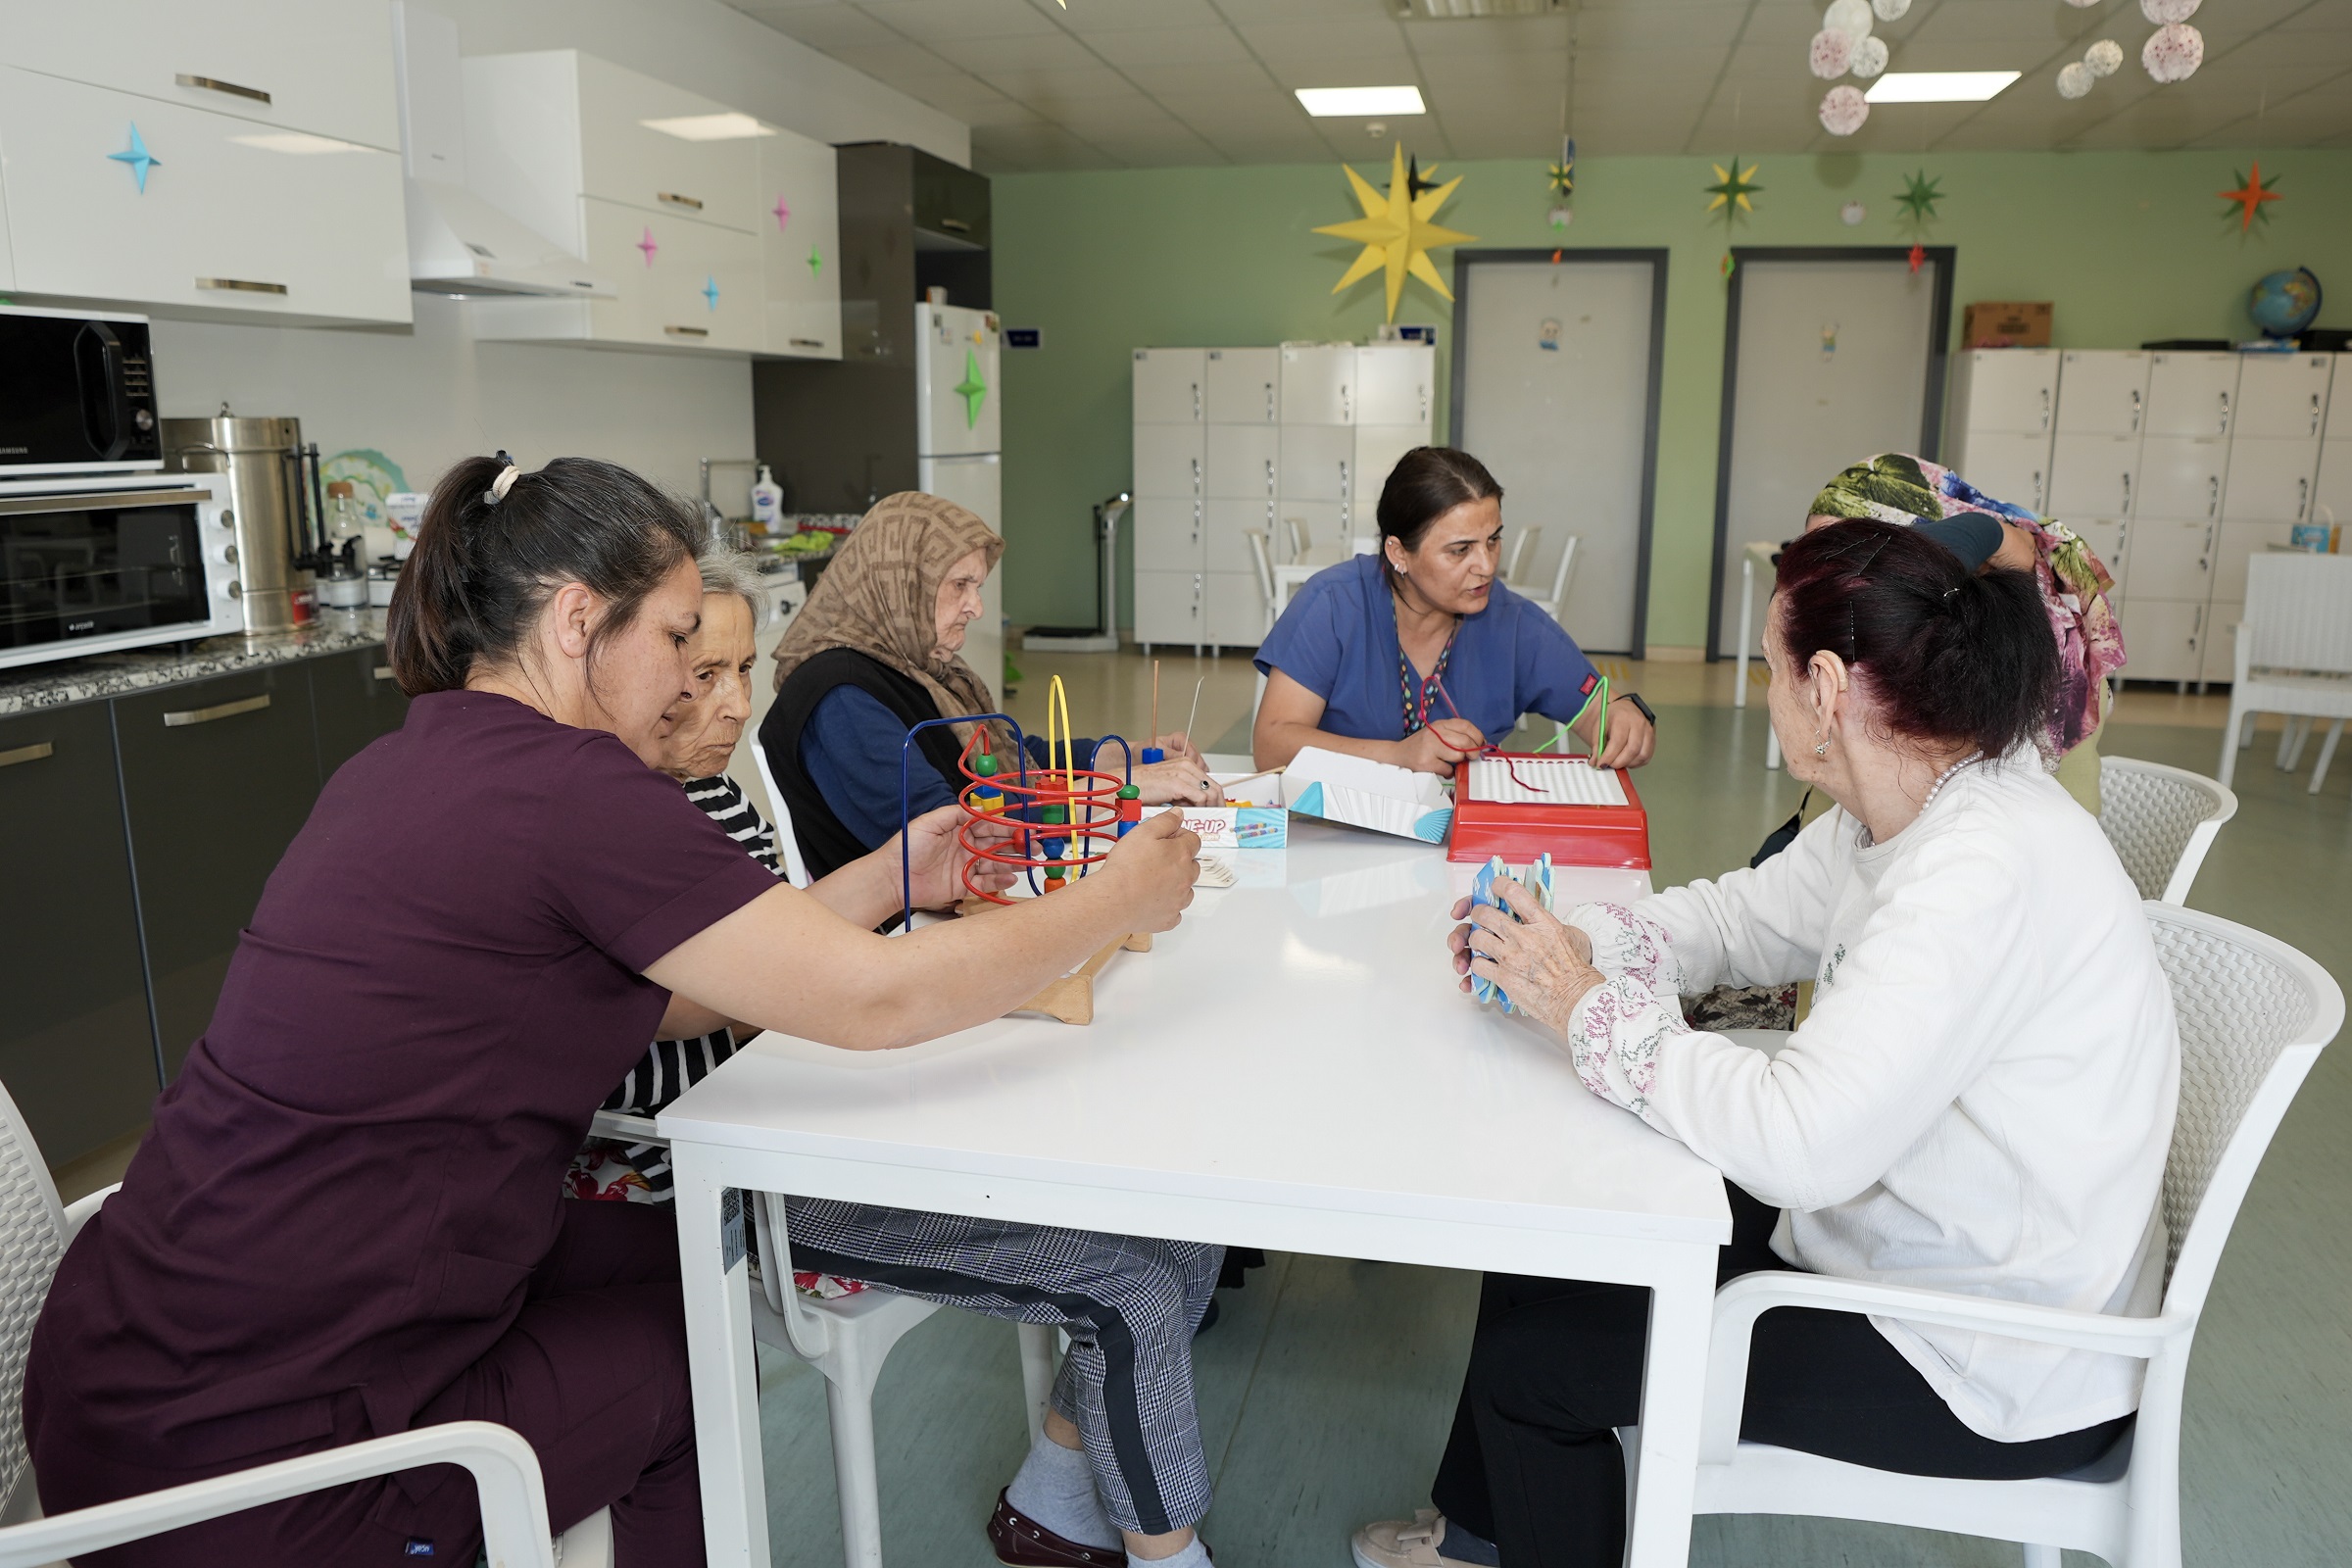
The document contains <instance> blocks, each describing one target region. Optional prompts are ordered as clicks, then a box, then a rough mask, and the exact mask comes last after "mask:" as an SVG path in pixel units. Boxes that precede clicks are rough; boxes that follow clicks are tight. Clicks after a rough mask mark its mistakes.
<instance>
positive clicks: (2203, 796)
mask: <svg viewBox="0 0 2352 1568" xmlns="http://www.w3.org/2000/svg"><path fill="white" fill-rule="evenodd" d="M2236 814H2237V796H2236V795H2235V794H2233V793H2232V792H2231V791H2230V790H2229V788H2228V787H2227V786H2225V785H2222V784H2219V783H2217V782H2215V781H2214V780H2212V779H2209V778H2207V777H2206V776H2205V775H2204V774H2202V773H2191V772H2190V771H2189V770H2188V769H2186V768H2184V767H2167V766H2165V765H2164V764H2163V763H2162V762H2142V761H2139V760H2136V759H2134V758H2129V757H2102V758H2100V759H2099V830H2100V831H2101V832H2103V833H2105V834H2106V835H2107V842H2108V843H2109V844H2112V845H2114V846H2115V854H2116V858H2118V859H2120V860H2122V861H2123V862H2124V870H2125V872H2126V873H2127V874H2129V875H2130V876H2131V883H2132V886H2134V887H2136V888H2138V889H2139V896H2140V897H2141V898H2143V899H2161V900H2163V901H2164V902H2165V903H2166V904H2186V903H2187V902H2188V890H2189V887H2190V885H2191V884H2192V883H2194V882H2195V881H2196V879H2197V868H2198V867H2199V866H2201V865H2203V864H2204V863H2205V852H2206V851H2208V850H2210V849H2212V848H2213V841H2214V836H2215V835H2216V834H2218V833H2220V832H2221V831H2222V824H2224V823H2225V822H2228V821H2229V819H2230V818H2231V817H2233V816H2235V815H2236Z"/></svg>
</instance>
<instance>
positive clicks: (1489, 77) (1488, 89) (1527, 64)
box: [1421, 50, 1569, 112]
mask: <svg viewBox="0 0 2352 1568" xmlns="http://www.w3.org/2000/svg"><path fill="white" fill-rule="evenodd" d="M1568 59H1569V57H1568V54H1567V52H1566V51H1565V50H1555V51H1550V52H1547V53H1543V54H1523V55H1504V56H1502V57H1501V58H1499V59H1495V60H1473V59H1469V58H1468V57H1466V56H1462V55H1446V56H1444V57H1442V58H1440V59H1436V60H1424V61H1422V62H1421V76H1422V80H1423V81H1424V82H1426V83H1427V84H1428V85H1429V86H1430V87H1432V88H1434V89H1436V90H1437V91H1440V92H1475V93H1478V94H1480V95H1482V96H1484V97H1487V98H1508V97H1511V96H1512V95H1514V94H1518V93H1522V92H1534V93H1539V94H1543V95H1544V99H1545V101H1547V102H1548V103H1549V104H1550V105H1551V106H1552V107H1553V109H1554V110H1555V112H1556V110H1557V107H1558V104H1559V97H1560V93H1561V91H1562V90H1563V89H1564V88H1566V87H1567V85H1568Z"/></svg>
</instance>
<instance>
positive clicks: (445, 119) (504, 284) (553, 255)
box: [392, 0, 613, 299]
mask: <svg viewBox="0 0 2352 1568" xmlns="http://www.w3.org/2000/svg"><path fill="white" fill-rule="evenodd" d="M392 66H393V73H394V75H395V77H396V79H397V84H398V88H399V92H400V143H401V160H402V168H403V171H404V172H405V173H406V174H407V176H408V177H407V179H406V181H405V184H406V186H407V195H408V217H409V286H410V287H411V288H413V289H417V290H421V291H423V292H426V293H432V294H497V295H508V296H514V295H535V296H539V297H542V298H557V299H611V298H612V297H613V284H612V283H611V281H610V280H607V279H602V278H599V277H597V276H596V274H595V273H593V272H591V271H590V270H588V264H587V263H586V262H583V261H581V260H580V259H579V258H578V257H577V256H574V255H572V254H571V253H570V252H569V251H567V250H565V249H564V247H563V246H562V245H560V244H558V243H557V242H556V241H554V240H552V239H549V238H548V237H547V236H546V235H544V234H542V233H540V232H539V231H538V230H537V229H535V228H532V227H531V226H530V225H529V224H527V223H524V222H523V221H521V220H520V219H517V218H514V217H512V216H510V215H509V214H508V213H506V212H505V211H504V210H503V209H501V208H500V207H498V206H497V205H496V204H495V203H493V202H491V201H489V200H488V199H487V198H485V197H483V196H481V195H480V194H479V193H477V192H476V191H475V190H474V189H473V187H472V186H470V185H468V184H467V183H466V88H465V77H464V74H463V68H462V67H461V66H460V65H459V63H458V25H457V24H456V23H455V22H452V21H451V20H450V19H449V18H447V17H443V16H438V15H436V14H435V13H433V12H430V11H424V10H420V9H419V8H418V7H417V6H415V5H412V4H410V3H408V0H393V6H392Z"/></svg>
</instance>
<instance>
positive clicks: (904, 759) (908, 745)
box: [894, 713, 1127, 935]
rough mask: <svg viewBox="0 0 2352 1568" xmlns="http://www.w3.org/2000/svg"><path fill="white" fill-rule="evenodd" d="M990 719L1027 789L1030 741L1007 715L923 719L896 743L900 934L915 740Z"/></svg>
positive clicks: (908, 910)
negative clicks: (1004, 736) (1007, 733)
mask: <svg viewBox="0 0 2352 1568" xmlns="http://www.w3.org/2000/svg"><path fill="white" fill-rule="evenodd" d="M992 718H994V719H1001V720H1003V722H1004V724H1005V728H1006V729H1009V730H1011V731H1012V754H1013V756H1014V757H1015V758H1017V759H1018V760H1020V764H1021V784H1022V787H1023V788H1026V787H1027V786H1028V783H1029V739H1028V737H1027V736H1025V735H1023V734H1022V733H1021V726H1020V725H1018V724H1016V723H1014V722H1013V719H1012V715H1011V714H1010V713H964V714H960V715H958V716H957V717H955V718H926V719H924V720H923V721H922V722H921V723H919V724H914V725H910V726H908V728H907V738H906V739H905V740H903V741H901V742H900V743H899V931H900V932H906V931H911V930H912V929H914V848H913V846H912V845H910V844H908V843H907V824H908V823H910V822H911V821H913V819H914V788H913V774H912V772H911V771H910V767H909V764H910V762H911V760H912V759H913V755H914V738H915V737H916V736H917V735H920V734H921V733H922V732H923V731H925V730H927V729H938V728H939V727H941V726H942V725H945V724H980V723H985V722H987V721H988V720H989V719H992ZM1119 744H1120V745H1121V746H1124V745H1126V744H1127V743H1126V742H1125V741H1121V742H1119ZM962 798H963V791H962V789H961V788H960V787H958V788H957V789H956V799H957V800H961V799H962ZM1021 853H1022V854H1023V855H1027V854H1028V853H1029V832H1028V829H1027V826H1026V824H1024V825H1023V828H1022V832H1021ZM1029 890H1030V891H1031V892H1032V893H1034V892H1036V891H1037V873H1036V872H1035V871H1034V870H1032V871H1031V872H1030V877H1029ZM895 934H897V933H894V935H895Z"/></svg>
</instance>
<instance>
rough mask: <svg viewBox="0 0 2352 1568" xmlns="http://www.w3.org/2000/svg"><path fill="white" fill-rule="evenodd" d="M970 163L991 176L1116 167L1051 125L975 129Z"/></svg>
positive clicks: (1100, 152) (1101, 153)
mask: <svg viewBox="0 0 2352 1568" xmlns="http://www.w3.org/2000/svg"><path fill="white" fill-rule="evenodd" d="M972 162H973V163H974V165H976V166H977V167H978V168H979V169H980V170H981V171H982V172H992V173H1005V172H1026V171H1031V170H1040V171H1046V170H1073V169H1115V168H1117V167H1118V160H1116V159H1114V158H1112V157H1111V156H1110V155H1108V154H1107V153H1104V152H1103V151H1101V150H1100V149H1097V148H1093V147H1089V146H1088V145H1087V144H1086V143H1084V142H1082V141H1080V140H1079V139H1078V138H1077V137H1075V136H1072V135H1071V134H1069V132H1067V131H1064V130H1058V129H1055V128H1054V126H1051V125H1043V126H1018V127H995V128H991V129H986V130H975V131H973V132H972Z"/></svg>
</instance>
